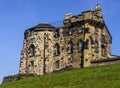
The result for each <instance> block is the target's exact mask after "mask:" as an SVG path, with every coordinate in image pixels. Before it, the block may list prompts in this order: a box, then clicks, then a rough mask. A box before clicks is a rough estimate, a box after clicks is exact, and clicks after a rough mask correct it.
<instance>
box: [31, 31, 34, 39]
mask: <svg viewBox="0 0 120 88" xmlns="http://www.w3.org/2000/svg"><path fill="white" fill-rule="evenodd" d="M31 38H34V30H32V32H31Z"/></svg>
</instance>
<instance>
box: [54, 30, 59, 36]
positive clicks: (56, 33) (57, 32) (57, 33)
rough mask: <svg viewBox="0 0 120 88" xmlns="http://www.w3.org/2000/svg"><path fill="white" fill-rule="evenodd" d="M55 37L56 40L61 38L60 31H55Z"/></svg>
mask: <svg viewBox="0 0 120 88" xmlns="http://www.w3.org/2000/svg"><path fill="white" fill-rule="evenodd" d="M54 37H55V38H58V37H59V30H56V31H55V35H54Z"/></svg>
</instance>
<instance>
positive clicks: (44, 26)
mask: <svg viewBox="0 0 120 88" xmlns="http://www.w3.org/2000/svg"><path fill="white" fill-rule="evenodd" d="M33 28H55V27H54V26H52V25H51V24H48V23H40V24H38V25H36V26H34V27H33Z"/></svg>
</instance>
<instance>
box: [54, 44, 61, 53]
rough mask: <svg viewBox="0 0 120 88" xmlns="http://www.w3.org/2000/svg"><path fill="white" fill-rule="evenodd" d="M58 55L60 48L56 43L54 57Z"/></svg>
mask: <svg viewBox="0 0 120 88" xmlns="http://www.w3.org/2000/svg"><path fill="white" fill-rule="evenodd" d="M59 54H60V46H59V44H58V43H56V44H55V55H59Z"/></svg>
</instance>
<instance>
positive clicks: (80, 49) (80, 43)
mask: <svg viewBox="0 0 120 88" xmlns="http://www.w3.org/2000/svg"><path fill="white" fill-rule="evenodd" d="M82 49H83V42H82V40H80V41H79V52H81V51H82Z"/></svg>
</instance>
